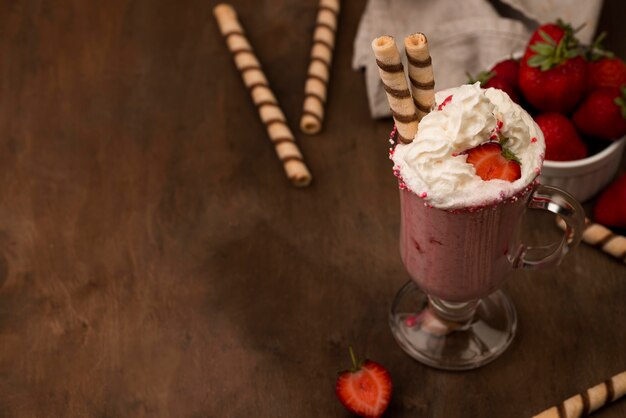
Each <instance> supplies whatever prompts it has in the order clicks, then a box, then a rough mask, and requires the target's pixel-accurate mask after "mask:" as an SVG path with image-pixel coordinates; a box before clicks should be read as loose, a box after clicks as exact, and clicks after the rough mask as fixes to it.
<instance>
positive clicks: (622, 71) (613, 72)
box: [587, 58, 626, 91]
mask: <svg viewBox="0 0 626 418" xmlns="http://www.w3.org/2000/svg"><path fill="white" fill-rule="evenodd" d="M624 84H626V64H625V63H624V61H622V60H621V59H619V58H601V59H599V60H598V61H591V62H588V63H587V90H588V91H591V90H594V89H597V88H600V87H614V88H620V87H621V86H622V85H624Z"/></svg>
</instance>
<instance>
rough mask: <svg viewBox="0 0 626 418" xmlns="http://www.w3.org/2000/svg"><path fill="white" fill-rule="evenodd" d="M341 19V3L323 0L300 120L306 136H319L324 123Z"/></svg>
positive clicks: (316, 26) (315, 32) (314, 36)
mask: <svg viewBox="0 0 626 418" xmlns="http://www.w3.org/2000/svg"><path fill="white" fill-rule="evenodd" d="M338 17H339V0H320V4H319V8H318V12H317V22H316V24H315V31H314V32H313V47H312V48H311V61H310V63H309V71H308V73H307V80H306V83H305V85H304V104H303V105H302V107H303V110H302V118H301V119H300V130H301V131H302V132H304V133H305V134H309V135H313V134H316V133H318V132H319V131H320V130H321V129H322V123H323V122H324V105H325V104H326V97H327V96H326V90H327V88H328V82H329V80H330V66H331V63H332V58H333V49H334V48H335V34H336V32H337V18H338Z"/></svg>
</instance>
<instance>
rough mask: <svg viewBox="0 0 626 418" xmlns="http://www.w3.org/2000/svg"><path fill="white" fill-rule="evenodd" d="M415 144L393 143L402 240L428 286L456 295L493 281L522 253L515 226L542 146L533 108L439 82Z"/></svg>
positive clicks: (450, 297) (441, 294) (490, 287)
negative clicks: (530, 112) (446, 87)
mask: <svg viewBox="0 0 626 418" xmlns="http://www.w3.org/2000/svg"><path fill="white" fill-rule="evenodd" d="M435 99H436V103H437V104H436V108H435V109H434V110H433V111H432V112H430V113H429V114H428V115H426V116H425V117H424V118H423V119H422V120H421V122H420V124H419V128H418V132H417V135H416V137H415V139H414V141H413V142H411V143H410V144H398V145H397V146H396V148H395V149H394V150H393V155H392V159H393V161H394V173H395V174H396V175H397V176H398V178H399V181H400V188H401V195H400V201H401V214H402V217H401V219H402V226H401V232H400V250H401V255H402V260H403V262H404V264H405V266H406V268H407V270H408V272H409V275H410V276H411V277H412V278H413V280H415V281H416V283H417V284H418V285H419V287H420V288H421V289H422V290H423V291H425V292H426V293H428V294H429V295H432V296H435V297H438V298H441V299H445V300H447V301H452V302H465V301H468V300H472V299H479V298H481V297H484V296H487V295H488V294H490V293H492V292H493V291H495V290H496V289H497V288H498V287H500V285H501V284H502V281H503V280H504V279H505V278H506V276H507V274H508V273H509V272H510V271H511V269H512V268H513V265H514V263H515V260H516V258H517V257H518V256H519V255H520V254H519V250H520V245H519V243H518V242H516V241H517V239H516V235H517V234H516V230H517V226H518V223H519V220H520V219H521V217H522V215H523V214H524V212H525V210H526V207H527V202H528V199H529V197H530V192H531V190H532V188H533V185H534V180H535V178H536V177H537V175H538V174H539V171H540V169H541V165H542V162H543V158H544V154H545V143H544V138H543V134H542V133H541V130H540V129H539V127H538V126H537V125H536V124H535V123H534V121H533V119H532V118H531V116H530V115H528V113H526V112H525V111H524V110H523V109H522V108H521V107H520V106H519V105H517V104H516V103H514V102H513V101H512V100H511V99H510V98H509V96H508V95H506V93H504V92H502V91H501V90H497V89H493V88H490V89H481V88H480V86H479V84H478V83H476V84H474V85H464V86H461V87H457V88H453V89H449V90H445V91H441V92H439V93H437V94H436V97H435Z"/></svg>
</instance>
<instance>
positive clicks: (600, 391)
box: [533, 371, 626, 418]
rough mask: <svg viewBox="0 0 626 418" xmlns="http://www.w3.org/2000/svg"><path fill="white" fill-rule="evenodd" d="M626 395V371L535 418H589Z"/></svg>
mask: <svg viewBox="0 0 626 418" xmlns="http://www.w3.org/2000/svg"><path fill="white" fill-rule="evenodd" d="M625 394H626V371H625V372H622V373H620V374H616V375H615V376H613V377H611V378H610V379H607V380H605V381H604V382H602V383H600V384H599V385H596V386H594V387H592V388H589V389H587V390H586V391H584V392H582V393H580V394H578V395H575V396H572V397H571V398H569V399H567V400H565V401H563V402H561V403H560V404H559V405H557V406H553V407H552V408H550V409H546V410H545V411H543V412H542V413H540V414H539V415H535V416H534V417H533V418H578V417H584V416H587V415H588V414H589V413H591V412H593V411H595V410H596V409H598V408H601V407H602V406H604V405H606V404H609V403H611V402H613V401H614V400H616V399H618V398H620V397H622V396H624V395H625Z"/></svg>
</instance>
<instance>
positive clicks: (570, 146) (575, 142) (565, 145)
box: [535, 113, 587, 161]
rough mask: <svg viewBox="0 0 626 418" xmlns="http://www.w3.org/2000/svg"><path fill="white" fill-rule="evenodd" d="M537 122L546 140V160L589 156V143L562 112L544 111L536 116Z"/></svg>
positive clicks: (569, 159) (564, 159) (567, 159)
mask: <svg viewBox="0 0 626 418" xmlns="http://www.w3.org/2000/svg"><path fill="white" fill-rule="evenodd" d="M535 122H536V123H537V125H539V127H540V128H541V130H542V131H543V136H544V137H545V140H546V160H552V161H571V160H579V159H581V158H585V157H586V156H587V145H585V143H584V142H583V141H582V139H580V137H579V136H578V133H577V132H576V129H575V128H574V125H572V122H570V120H569V119H567V118H566V117H565V116H563V115H561V114H560V113H544V114H541V115H539V116H536V117H535Z"/></svg>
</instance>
